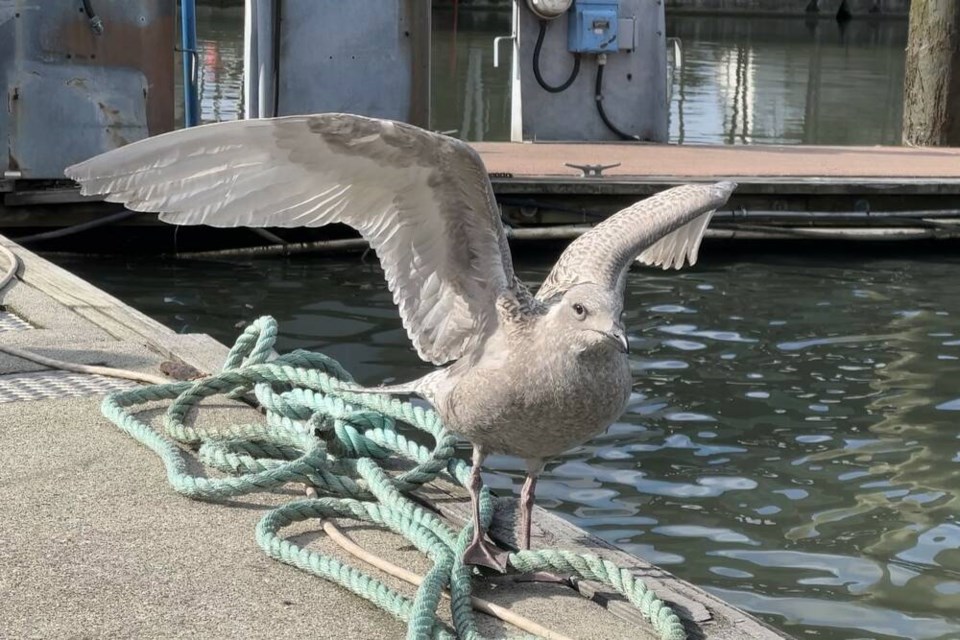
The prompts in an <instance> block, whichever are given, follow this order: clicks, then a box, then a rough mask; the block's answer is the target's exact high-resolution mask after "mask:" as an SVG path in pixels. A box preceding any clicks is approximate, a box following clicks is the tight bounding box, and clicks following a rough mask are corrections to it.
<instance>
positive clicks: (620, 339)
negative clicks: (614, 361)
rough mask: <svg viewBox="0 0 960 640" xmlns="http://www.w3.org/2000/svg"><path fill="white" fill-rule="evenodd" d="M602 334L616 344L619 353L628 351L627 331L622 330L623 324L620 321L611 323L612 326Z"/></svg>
mask: <svg viewBox="0 0 960 640" xmlns="http://www.w3.org/2000/svg"><path fill="white" fill-rule="evenodd" d="M604 335H605V336H607V337H608V338H610V340H612V341H613V343H614V344H616V345H617V348H618V349H619V350H620V352H621V353H630V342H629V341H627V332H626V330H624V328H623V325H621V324H620V323H617V324H615V325H613V328H612V329H610V331H608V332H607V333H605V334H604Z"/></svg>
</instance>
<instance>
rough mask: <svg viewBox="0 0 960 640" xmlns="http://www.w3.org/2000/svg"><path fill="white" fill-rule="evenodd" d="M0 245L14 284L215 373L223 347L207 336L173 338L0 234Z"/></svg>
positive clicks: (121, 336) (109, 329)
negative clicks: (10, 255)
mask: <svg viewBox="0 0 960 640" xmlns="http://www.w3.org/2000/svg"><path fill="white" fill-rule="evenodd" d="M0 244H3V245H4V246H5V247H7V248H8V249H10V250H11V251H13V252H14V253H15V254H16V255H17V257H18V258H19V259H20V261H21V267H20V271H19V278H20V280H21V281H22V282H23V283H24V284H26V285H28V286H30V287H33V288H34V289H37V290H39V291H41V292H42V293H44V294H46V295H48V296H50V297H51V298H53V299H54V300H56V301H57V302H59V303H60V304H62V305H64V306H65V307H67V308H69V309H70V310H71V311H73V312H74V313H76V314H77V315H79V316H81V317H83V318H85V319H86V320H88V321H90V322H92V323H93V324H95V325H97V326H98V327H100V328H102V329H103V330H104V331H106V332H107V333H108V334H110V335H111V336H113V337H115V338H117V339H118V340H130V341H133V342H137V343H140V344H145V345H148V346H150V347H152V348H153V349H154V350H155V351H157V352H158V353H159V354H161V355H162V356H164V357H166V358H178V359H180V360H182V361H183V362H186V363H187V364H189V365H191V366H193V367H196V368H197V369H199V370H201V371H203V372H205V373H213V372H215V371H218V370H219V369H220V367H221V366H222V365H223V361H224V359H225V358H226V354H227V351H228V350H227V348H226V347H225V346H223V345H222V344H220V343H219V342H217V341H216V340H214V339H213V338H211V337H210V336H207V335H202V334H178V333H177V332H175V331H173V330H172V329H170V328H169V327H167V326H166V325H164V324H162V323H160V322H157V321H156V320H154V319H153V318H151V317H150V316H148V315H146V314H144V313H141V312H139V311H137V310H136V309H134V308H132V307H130V306H128V305H127V304H125V303H124V302H123V301H121V300H119V299H118V298H115V297H114V296H112V295H110V294H108V293H107V292H105V291H102V290H101V289H98V288H97V287H95V286H93V285H92V284H90V283H89V282H87V281H85V280H83V279H81V278H79V277H77V276H75V275H73V274H72V273H70V272H69V271H67V270H65V269H62V268H60V267H58V266H57V265H55V264H53V263H51V262H49V261H47V260H45V259H44V258H42V257H40V256H38V255H37V254H35V253H33V252H32V251H30V250H28V249H25V248H24V247H22V246H20V245H18V244H17V243H15V242H13V241H12V240H10V239H8V238H6V237H4V236H2V235H0Z"/></svg>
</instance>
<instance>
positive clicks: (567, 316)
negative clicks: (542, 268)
mask: <svg viewBox="0 0 960 640" xmlns="http://www.w3.org/2000/svg"><path fill="white" fill-rule="evenodd" d="M622 311H623V303H622V301H621V299H620V296H619V295H617V294H616V293H614V292H612V291H609V290H608V289H607V288H605V287H601V286H600V285H596V284H593V283H591V282H588V283H583V284H578V285H575V286H573V287H571V288H570V289H568V290H567V291H566V292H565V293H564V294H563V295H562V296H561V297H560V298H559V300H557V301H556V302H555V303H554V304H553V306H552V308H551V309H550V312H549V313H548V326H547V327H545V329H546V330H547V331H552V332H555V334H556V335H558V336H560V337H561V338H562V339H563V340H564V341H566V342H567V343H568V344H569V345H570V346H571V347H573V348H574V349H577V350H578V351H580V352H586V351H591V352H593V351H597V350H610V351H612V352H617V353H629V351H630V344H629V343H628V342H627V334H626V331H625V330H624V328H623V323H622V322H621V321H620V315H621V313H622Z"/></svg>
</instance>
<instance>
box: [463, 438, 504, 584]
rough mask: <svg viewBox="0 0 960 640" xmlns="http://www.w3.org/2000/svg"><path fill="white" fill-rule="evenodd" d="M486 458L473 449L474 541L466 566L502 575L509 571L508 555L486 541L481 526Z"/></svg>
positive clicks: (465, 558) (469, 550)
mask: <svg viewBox="0 0 960 640" xmlns="http://www.w3.org/2000/svg"><path fill="white" fill-rule="evenodd" d="M484 457H486V455H485V454H484V452H483V451H482V450H481V449H480V447H474V448H473V469H472V470H471V471H470V486H469V487H468V489H469V490H470V502H471V504H472V505H473V539H472V540H471V541H470V544H469V545H467V548H466V549H464V551H463V562H464V564H473V565H480V566H484V567H490V568H491V569H496V570H497V571H500V572H501V573H502V572H504V571H506V570H507V556H508V555H509V554H507V552H506V551H504V550H503V549H499V548H498V547H497V546H496V545H494V544H493V543H492V542H490V541H488V540H487V539H486V531H484V529H483V528H482V527H481V526H480V490H481V489H482V488H483V478H481V477H480V465H481V464H483V459H484Z"/></svg>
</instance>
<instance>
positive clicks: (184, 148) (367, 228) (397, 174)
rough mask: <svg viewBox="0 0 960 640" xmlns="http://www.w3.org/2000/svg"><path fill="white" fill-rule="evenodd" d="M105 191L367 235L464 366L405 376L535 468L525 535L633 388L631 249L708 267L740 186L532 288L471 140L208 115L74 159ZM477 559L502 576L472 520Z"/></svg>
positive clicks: (383, 123) (415, 324)
mask: <svg viewBox="0 0 960 640" xmlns="http://www.w3.org/2000/svg"><path fill="white" fill-rule="evenodd" d="M67 175H68V176H69V177H71V178H74V179H75V180H77V181H78V182H80V184H81V186H82V192H83V193H84V194H91V195H93V194H99V195H105V196H106V198H107V200H110V201H113V202H123V203H125V204H126V205H127V206H128V207H129V208H131V209H135V210H140V211H160V212H162V213H161V218H162V219H163V220H166V221H167V222H171V223H174V224H207V225H212V226H220V227H231V226H274V227H295V226H321V225H325V224H329V223H333V222H340V223H344V224H348V225H350V226H352V227H353V228H355V229H357V230H358V231H359V232H360V233H361V234H362V235H363V236H364V237H365V238H366V239H367V240H368V241H369V242H370V244H371V246H372V247H373V248H374V249H375V250H376V251H377V255H378V256H379V258H380V261H381V264H382V266H383V269H384V273H385V276H386V279H387V285H388V286H389V287H390V290H391V291H392V292H393V299H394V302H395V303H396V304H397V306H398V308H399V310H400V317H401V319H402V320H403V325H404V327H405V328H406V330H407V333H408V335H409V336H410V339H411V341H412V342H413V344H414V346H415V347H416V349H417V353H418V354H419V355H420V357H421V358H423V359H424V360H427V361H429V362H432V363H434V364H443V363H449V362H451V361H452V362H453V364H451V365H450V366H448V367H446V368H444V369H439V370H437V371H434V372H431V373H430V374H427V375H426V376H424V377H423V378H420V379H419V380H416V381H413V382H412V383H409V384H407V385H399V386H394V387H389V388H380V389H377V390H376V391H377V392H388V391H390V392H414V393H418V394H420V395H422V396H424V397H425V398H426V399H427V400H429V401H430V402H431V403H432V404H433V406H434V407H435V408H436V410H437V412H438V413H439V414H440V416H441V418H442V419H443V421H444V423H445V425H446V426H447V427H448V428H449V429H450V430H452V431H454V432H455V433H458V434H460V435H462V436H463V437H465V438H466V439H468V440H470V441H471V442H472V443H473V445H474V470H473V475H472V478H471V483H470V491H471V494H472V496H473V502H474V514H475V517H477V518H479V512H478V501H477V496H478V492H479V489H480V483H481V479H480V466H481V464H482V462H483V458H484V456H486V455H487V454H488V453H491V452H500V453H506V454H510V455H516V456H519V457H522V458H524V459H525V460H526V461H527V467H528V476H527V482H526V483H525V485H524V489H523V494H522V497H521V507H522V509H521V515H522V527H521V528H522V539H523V540H524V541H525V544H527V545H529V529H530V526H529V525H530V510H531V508H532V505H533V493H534V487H535V484H536V478H537V475H538V474H539V473H540V471H541V469H542V468H543V464H544V461H545V460H546V459H548V458H550V457H552V456H555V455H557V454H559V453H561V452H563V451H566V450H567V449H569V448H571V447H573V446H576V445H578V444H580V443H582V442H584V441H586V440H588V439H589V438H591V437H593V436H594V435H596V434H597V433H599V432H601V431H602V430H604V429H606V428H607V426H608V425H609V424H610V423H611V422H613V421H614V420H616V419H617V418H618V417H619V416H620V414H621V413H622V412H623V409H624V407H625V406H626V402H627V399H628V397H629V394H630V388H631V380H630V369H629V366H628V362H627V355H626V354H627V346H628V343H627V338H626V335H625V333H624V329H623V327H622V325H621V324H620V315H621V312H622V307H623V283H624V279H625V277H626V273H627V271H628V268H629V265H630V263H631V262H633V260H634V259H639V260H640V261H641V262H644V263H647V264H656V265H661V266H663V267H664V268H670V267H673V268H679V267H681V266H682V265H683V264H684V263H685V262H689V263H691V264H692V263H693V262H695V261H696V257H697V250H698V248H699V245H700V239H701V238H702V235H703V231H704V229H705V227H706V225H707V222H708V221H709V219H710V215H711V214H712V212H713V210H714V209H716V208H717V207H719V206H721V205H722V204H723V203H724V202H726V200H727V197H728V196H729V195H730V193H731V191H732V190H733V188H734V186H735V185H733V184H732V183H729V182H726V183H718V184H715V185H690V186H683V187H677V188H675V189H670V190H667V191H665V192H663V193H660V194H657V195H655V196H653V197H651V198H648V199H646V200H643V201H641V202H638V203H637V204H635V205H633V206H631V207H628V208H627V209H624V210H623V211H621V212H619V213H617V214H616V215H614V216H612V217H611V218H609V219H608V220H606V221H604V222H603V223H601V224H599V225H597V226H596V227H595V228H594V229H592V230H590V231H589V232H587V233H585V234H584V235H583V236H581V237H580V238H578V239H577V240H576V241H574V242H573V243H572V244H571V245H570V247H569V248H568V249H567V250H566V251H565V252H564V254H563V255H562V256H561V257H560V260H559V261H558V262H557V264H556V266H555V267H554V269H553V271H551V273H550V275H549V276H548V277H547V279H546V281H545V282H544V284H543V286H542V287H541V288H540V290H539V292H538V293H537V295H536V297H534V296H533V295H531V293H530V291H529V290H528V289H527V288H526V287H525V286H524V285H523V284H522V283H520V281H519V280H518V279H517V278H516V276H515V274H514V271H513V264H512V260H511V258H510V249H509V247H508V245H507V240H506V234H505V233H504V230H503V226H502V224H501V223H500V216H499V210H498V208H497V204H496V201H495V198H494V194H493V188H492V186H491V185H490V181H489V179H488V178H487V174H486V171H485V169H484V167H483V163H482V161H481V160H480V158H479V156H478V155H477V153H476V152H475V151H474V150H473V149H472V148H471V147H470V146H469V145H467V144H465V143H463V142H461V141H459V140H455V139H453V138H448V137H446V136H442V135H438V134H434V133H430V132H427V131H424V130H422V129H418V128H416V127H413V126H410V125H406V124H402V123H397V122H391V121H387V120H377V119H373V118H364V117H361V116H353V115H346V114H322V115H315V116H290V117H285V118H275V119H264V120H246V121H238V122H228V123H221V124H216V125H207V126H203V127H195V128H192V129H185V130H182V131H177V132H173V133H168V134H164V135H161V136H158V137H156V138H151V139H149V140H145V141H141V142H137V143H134V144H132V145H129V146H127V147H124V148H121V149H118V150H116V151H111V152H109V153H106V154H104V155H102V156H98V157H96V158H93V159H91V160H88V161H86V162H83V163H81V164H78V165H74V166H72V167H70V168H68V169H67ZM466 559H467V560H468V561H470V562H474V563H479V564H487V565H490V566H493V567H497V568H502V567H503V564H504V555H503V553H502V552H499V551H498V550H496V549H495V548H494V547H492V546H491V545H490V544H489V543H488V542H486V541H485V538H484V537H483V531H482V530H481V529H480V527H477V528H476V529H475V535H474V539H473V542H472V544H471V546H470V547H469V548H468V550H467V554H466Z"/></svg>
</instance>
